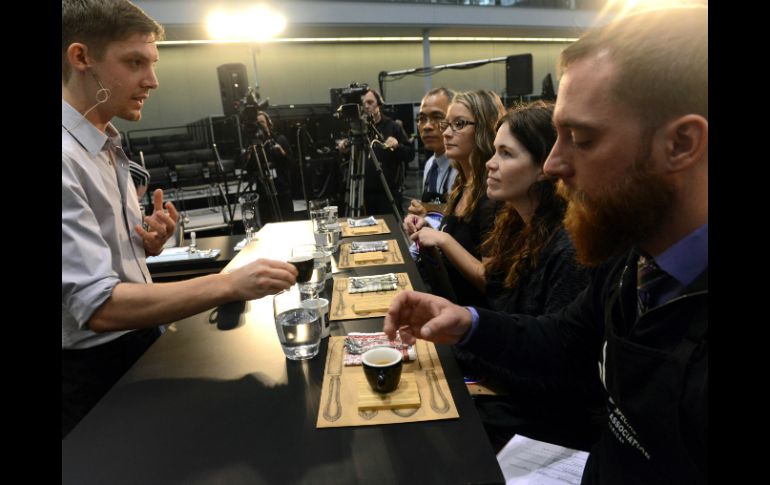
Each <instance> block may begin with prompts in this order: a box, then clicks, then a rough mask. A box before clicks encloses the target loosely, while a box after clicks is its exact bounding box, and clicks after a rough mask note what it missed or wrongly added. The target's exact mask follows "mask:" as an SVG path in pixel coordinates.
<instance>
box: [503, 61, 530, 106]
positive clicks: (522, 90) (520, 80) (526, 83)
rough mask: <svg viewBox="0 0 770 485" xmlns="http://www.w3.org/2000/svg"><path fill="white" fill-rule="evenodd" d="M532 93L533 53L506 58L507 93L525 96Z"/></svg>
mask: <svg viewBox="0 0 770 485" xmlns="http://www.w3.org/2000/svg"><path fill="white" fill-rule="evenodd" d="M531 93H532V54H520V55H518V56H508V57H507V58H506V59H505V94H507V95H508V96H524V95H525V94H531Z"/></svg>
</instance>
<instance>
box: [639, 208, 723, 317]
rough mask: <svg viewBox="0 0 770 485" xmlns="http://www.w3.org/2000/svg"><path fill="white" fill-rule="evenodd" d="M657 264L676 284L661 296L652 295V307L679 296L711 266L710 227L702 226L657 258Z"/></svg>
mask: <svg viewBox="0 0 770 485" xmlns="http://www.w3.org/2000/svg"><path fill="white" fill-rule="evenodd" d="M655 263H656V264H657V265H658V267H660V269H662V270H663V271H665V272H666V273H668V274H669V275H670V276H672V277H673V278H674V279H675V280H676V283H675V284H673V285H669V286H667V287H666V289H665V290H664V291H663V292H661V293H660V294H657V295H656V294H654V293H653V294H652V295H650V300H651V301H650V303H651V306H652V307H656V306H659V305H662V304H664V303H666V302H667V301H669V300H671V299H672V298H674V297H676V296H678V295H679V293H680V292H681V291H682V290H684V288H685V287H686V286H687V285H689V284H690V283H692V282H693V281H695V278H697V277H698V276H699V275H700V274H701V273H703V272H704V271H706V268H708V265H709V225H708V223H706V224H704V225H702V226H700V227H699V228H698V229H696V230H694V231H693V232H691V233H690V234H688V235H687V236H686V237H685V238H683V239H681V240H680V241H678V242H677V243H676V244H674V245H672V246H671V247H669V248H668V249H666V250H665V251H663V252H662V253H660V254H659V255H658V256H657V257H656V258H655Z"/></svg>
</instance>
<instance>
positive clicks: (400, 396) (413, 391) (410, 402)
mask: <svg viewBox="0 0 770 485" xmlns="http://www.w3.org/2000/svg"><path fill="white" fill-rule="evenodd" d="M417 407H420V392H419V391H418V390H417V377H416V376H415V375H414V374H411V373H410V374H401V380H400V381H399V382H398V387H397V388H396V390H395V391H393V392H388V393H385V394H383V393H380V392H376V391H373V390H372V388H371V386H369V382H368V381H367V380H366V377H365V376H364V377H363V378H359V379H358V409H402V408H417Z"/></svg>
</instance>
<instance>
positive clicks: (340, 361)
mask: <svg viewBox="0 0 770 485" xmlns="http://www.w3.org/2000/svg"><path fill="white" fill-rule="evenodd" d="M415 351H416V352H417V359H416V360H412V361H408V362H406V361H405V362H404V364H403V368H402V370H401V382H400V383H399V388H400V385H401V384H404V383H405V382H406V383H410V382H414V383H415V388H416V390H417V394H418V395H419V397H420V402H419V404H417V405H412V406H403V407H394V406H390V405H389V407H385V408H378V407H371V408H362V407H359V406H360V404H359V400H360V396H361V393H360V389H361V387H360V386H361V383H362V382H363V383H364V385H366V386H367V388H369V387H368V386H369V385H368V384H366V377H365V376H364V369H363V367H361V366H360V365H344V361H345V337H343V336H332V337H329V344H328V347H327V352H326V365H325V367H324V377H323V385H322V386H321V397H320V402H319V406H318V419H317V420H316V427H317V428H337V427H342V426H371V425H378V424H394V423H414V422H417V421H433V420H438V419H454V418H458V417H459V416H460V415H459V413H458V412H457V407H456V406H455V402H454V399H453V398H452V393H451V392H450V391H449V383H448V382H447V381H446V377H445V376H444V369H443V367H442V366H441V361H440V360H439V358H438V353H437V352H436V346H435V345H434V344H433V343H431V342H426V341H425V340H418V341H417V343H416V344H415ZM369 389H371V388H369ZM394 392H398V390H396V391H394ZM375 405H376V404H375Z"/></svg>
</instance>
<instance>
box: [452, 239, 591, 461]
mask: <svg viewBox="0 0 770 485" xmlns="http://www.w3.org/2000/svg"><path fill="white" fill-rule="evenodd" d="M505 276H506V274H505V273H504V272H503V271H499V272H495V273H493V274H491V275H489V276H488V277H487V292H486V296H487V299H488V302H489V305H488V306H489V307H490V308H492V309H493V310H498V311H502V312H505V313H509V314H515V313H523V314H527V315H533V316H537V315H543V314H546V313H551V312H556V311H558V310H561V309H562V308H563V307H565V306H567V305H568V304H569V303H570V302H572V300H574V299H575V297H577V295H578V294H579V293H580V292H581V291H583V290H584V289H585V288H586V286H588V282H589V280H590V270H589V269H588V268H585V267H582V266H580V265H578V264H577V262H576V260H575V248H574V246H573V245H572V241H571V240H570V238H569V234H568V233H567V231H566V230H565V229H564V228H563V227H562V228H559V229H558V230H557V231H556V232H555V233H554V234H553V236H552V237H551V239H550V241H549V242H548V243H547V244H546V246H545V247H544V248H543V250H542V251H541V252H540V254H539V255H538V258H537V261H536V263H535V266H534V267H533V268H530V269H529V270H526V271H524V273H523V274H522V275H521V276H520V277H519V280H518V281H517V284H516V286H515V287H514V288H506V287H505V286H504V281H505ZM456 356H457V359H458V361H459V363H460V366H461V368H462V369H463V371H464V373H465V375H473V376H476V377H483V378H484V379H485V381H486V383H487V384H490V385H491V384H494V387H497V388H498V391H503V392H504V393H506V395H504V396H497V397H487V398H477V399H476V406H477V410H478V411H479V414H480V416H481V418H482V421H483V422H484V425H485V426H486V428H487V432H488V433H489V435H490V439H491V441H492V444H493V446H495V447H496V448H497V447H499V446H501V445H503V444H504V443H505V442H507V441H508V440H509V439H510V437H511V436H512V435H513V434H525V435H527V436H530V437H532V438H535V439H540V440H543V441H548V442H552V443H557V444H560V445H563V446H568V447H571V448H579V449H584V450H587V449H590V446H591V445H592V444H593V443H594V442H595V441H596V439H598V435H599V429H598V428H599V425H598V424H599V423H598V422H599V421H600V420H601V418H602V414H603V410H602V409H601V408H599V403H600V402H601V399H602V398H603V396H602V395H601V394H597V395H594V396H593V397H594V400H593V402H587V401H585V400H584V399H582V397H580V392H576V391H580V387H582V386H583V383H581V382H579V381H572V382H567V383H566V385H564V386H548V385H547V384H546V383H545V382H546V381H547V380H546V379H543V378H542V376H540V375H538V374H533V373H529V372H526V371H524V372H514V371H513V370H512V369H510V368H508V367H505V366H499V365H497V364H495V363H493V362H490V361H488V360H486V359H484V358H482V357H480V356H479V355H477V354H474V353H471V352H468V351H463V350H459V349H456Z"/></svg>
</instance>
